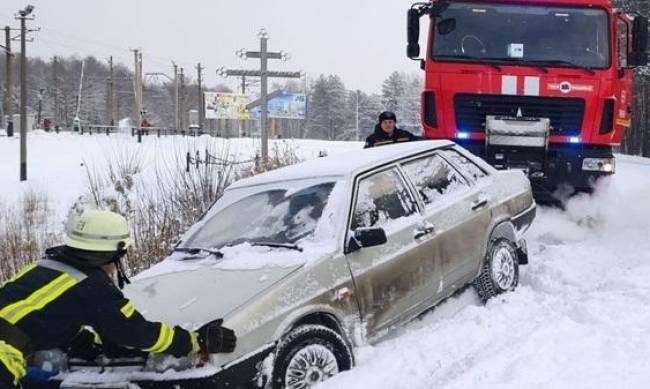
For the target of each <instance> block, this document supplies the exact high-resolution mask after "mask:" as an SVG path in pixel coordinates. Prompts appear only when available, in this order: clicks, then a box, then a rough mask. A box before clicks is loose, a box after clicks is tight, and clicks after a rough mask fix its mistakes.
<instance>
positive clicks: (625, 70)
mask: <svg viewBox="0 0 650 389" xmlns="http://www.w3.org/2000/svg"><path fill="white" fill-rule="evenodd" d="M425 15H426V16H429V18H430V23H429V33H428V39H427V41H428V44H427V49H426V53H423V54H422V57H420V47H419V43H418V41H419V33H420V31H419V30H420V28H419V27H420V19H421V17H422V16H425ZM647 41H648V20H647V19H646V18H644V17H641V16H633V15H627V14H624V13H622V12H621V11H620V10H618V9H616V8H614V7H613V5H612V4H611V2H610V0H520V1H515V0H453V1H447V0H433V1H431V2H426V3H416V4H415V5H413V7H412V8H411V9H410V10H409V11H408V47H407V55H408V56H409V57H410V58H412V59H415V60H418V61H420V63H421V67H422V68H423V69H424V71H425V85H424V90H423V93H422V122H423V126H424V135H425V137H426V138H431V139H451V140H454V141H456V142H457V143H459V144H461V145H463V146H464V147H466V148H468V149H470V150H471V151H472V152H473V153H475V154H477V155H479V156H480V157H482V158H484V159H485V160H486V161H487V162H489V163H490V164H491V165H493V166H495V167H496V168H498V169H521V170H523V171H525V172H526V174H528V176H529V178H530V179H531V182H532V184H533V187H534V189H535V193H536V195H537V197H538V198H543V197H549V198H557V197H558V196H561V195H562V194H563V193H566V192H567V191H568V192H570V193H569V194H571V193H574V192H576V191H591V190H592V189H593V187H594V184H595V182H596V181H597V180H598V178H600V177H603V176H607V175H610V174H613V173H614V172H615V166H616V165H615V161H614V155H613V149H614V148H615V147H617V146H620V144H621V142H622V139H623V136H624V133H625V130H626V128H628V127H630V125H631V123H632V116H631V115H632V107H633V97H634V96H633V78H634V74H633V69H634V68H635V67H637V66H643V65H646V64H647V63H648V55H647V52H646V49H647Z"/></svg>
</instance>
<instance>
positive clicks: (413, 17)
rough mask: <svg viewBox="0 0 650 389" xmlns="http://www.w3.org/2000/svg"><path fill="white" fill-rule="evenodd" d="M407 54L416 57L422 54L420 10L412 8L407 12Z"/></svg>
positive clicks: (412, 57)
mask: <svg viewBox="0 0 650 389" xmlns="http://www.w3.org/2000/svg"><path fill="white" fill-rule="evenodd" d="M406 37H407V42H408V45H407V46H406V56H407V57H409V58H411V59H416V58H417V57H419V56H420V11H419V10H417V9H415V8H411V9H409V10H408V12H407V14H406Z"/></svg>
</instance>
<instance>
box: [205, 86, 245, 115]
mask: <svg viewBox="0 0 650 389" xmlns="http://www.w3.org/2000/svg"><path fill="white" fill-rule="evenodd" d="M204 97H205V100H204V101H205V118H206V119H237V120H246V119H250V118H251V117H250V112H248V110H247V109H246V105H247V104H248V103H249V101H250V100H249V98H248V96H244V95H237V94H234V93H220V92H205V95H204Z"/></svg>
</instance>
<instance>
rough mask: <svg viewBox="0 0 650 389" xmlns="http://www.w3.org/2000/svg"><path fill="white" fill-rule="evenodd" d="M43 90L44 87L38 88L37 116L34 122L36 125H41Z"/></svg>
mask: <svg viewBox="0 0 650 389" xmlns="http://www.w3.org/2000/svg"><path fill="white" fill-rule="evenodd" d="M43 92H45V89H43V88H41V89H39V90H38V116H36V123H37V125H38V126H40V125H41V114H42V113H43ZM38 128H42V127H38Z"/></svg>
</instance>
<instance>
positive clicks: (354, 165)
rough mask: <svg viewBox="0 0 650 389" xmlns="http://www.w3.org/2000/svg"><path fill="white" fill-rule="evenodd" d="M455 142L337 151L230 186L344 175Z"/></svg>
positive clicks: (444, 141) (429, 141) (419, 142)
mask: <svg viewBox="0 0 650 389" xmlns="http://www.w3.org/2000/svg"><path fill="white" fill-rule="evenodd" d="M453 144H454V143H453V142H451V141H448V140H426V141H418V142H408V143H399V144H394V145H388V146H382V147H374V148H370V149H359V150H355V151H348V152H344V153H337V154H332V155H329V156H327V157H322V158H316V159H312V160H309V161H305V162H302V163H298V164H295V165H292V166H287V167H284V168H280V169H276V170H273V171H270V172H267V173H263V174H259V175H256V176H254V177H250V178H246V179H243V180H240V181H237V182H236V183H234V184H232V185H231V186H230V187H229V188H228V189H235V188H243V187H248V186H255V185H262V184H269V183H273V182H278V181H289V180H300V179H308V178H318V177H345V176H350V175H352V174H355V173H357V172H359V171H363V170H367V169H370V168H372V167H375V166H377V165H381V164H383V163H387V162H390V161H394V160H396V159H399V158H403V157H406V156H408V155H413V154H418V153H421V152H425V151H428V150H434V149H438V148H441V147H445V146H449V145H453Z"/></svg>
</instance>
